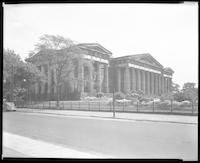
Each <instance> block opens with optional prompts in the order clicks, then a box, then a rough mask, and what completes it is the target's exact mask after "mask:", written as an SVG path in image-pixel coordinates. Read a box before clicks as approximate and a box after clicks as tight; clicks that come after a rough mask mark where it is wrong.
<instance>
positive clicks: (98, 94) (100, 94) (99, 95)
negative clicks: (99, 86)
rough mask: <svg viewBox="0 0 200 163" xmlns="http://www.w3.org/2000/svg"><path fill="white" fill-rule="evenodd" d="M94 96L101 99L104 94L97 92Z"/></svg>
mask: <svg viewBox="0 0 200 163" xmlns="http://www.w3.org/2000/svg"><path fill="white" fill-rule="evenodd" d="M96 96H97V97H100V98H101V97H103V96H104V93H103V92H98V93H97V95H96Z"/></svg>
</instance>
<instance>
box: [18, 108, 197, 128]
mask: <svg viewBox="0 0 200 163" xmlns="http://www.w3.org/2000/svg"><path fill="white" fill-rule="evenodd" d="M17 111H19V110H17ZM20 112H30V113H31V111H30V110H29V111H28V110H26V111H22V110H20ZM34 113H41V114H52V115H62V116H74V117H76V116H77V117H91V118H104V119H112V120H114V119H115V120H117V119H119V120H128V121H148V122H161V123H178V124H191V125H197V124H198V122H197V123H192V122H177V121H160V120H148V119H131V118H119V117H115V118H113V117H102V116H95V115H91V116H87V115H74V114H68V115H66V114H62V113H48V112H41V111H34Z"/></svg>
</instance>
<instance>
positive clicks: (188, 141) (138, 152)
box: [3, 112, 198, 160]
mask: <svg viewBox="0 0 200 163" xmlns="http://www.w3.org/2000/svg"><path fill="white" fill-rule="evenodd" d="M3 131H6V132H9V133H13V134H17V135H21V136H26V137H29V138H33V139H37V140H42V141H46V142H50V143H54V144H58V145H62V146H66V147H68V148H72V149H77V150H82V151H94V152H98V153H102V154H106V155H112V156H114V157H116V158H178V159H184V160H197V156H198V154H197V148H198V141H197V137H198V136H197V133H198V132H197V125H195V124H178V123H161V122H141V121H121V120H105V119H102V120H101V119H95V118H94V119H91V118H90V119H87V118H80V117H66V116H48V115H44V114H32V113H22V112H21V113H20V112H4V113H3Z"/></svg>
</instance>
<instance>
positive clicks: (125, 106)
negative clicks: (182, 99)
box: [15, 100, 198, 115]
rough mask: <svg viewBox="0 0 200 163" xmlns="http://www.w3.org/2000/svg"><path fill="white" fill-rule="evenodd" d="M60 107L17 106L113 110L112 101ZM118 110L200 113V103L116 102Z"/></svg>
mask: <svg viewBox="0 0 200 163" xmlns="http://www.w3.org/2000/svg"><path fill="white" fill-rule="evenodd" d="M59 104H60V105H59V108H58V107H57V105H56V101H21V102H20V101H18V102H15V105H16V107H19V108H20V107H21V108H31V109H60V110H82V111H107V112H112V111H113V102H112V101H101V100H99V101H60V102H59ZM115 111H116V112H133V113H136V112H141V113H166V114H192V115H197V114H198V104H194V103H190V104H184V105H180V104H177V103H176V102H175V101H171V102H170V103H157V102H152V103H149V104H143V103H141V102H134V103H133V102H131V103H127V102H115Z"/></svg>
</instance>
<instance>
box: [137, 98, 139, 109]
mask: <svg viewBox="0 0 200 163" xmlns="http://www.w3.org/2000/svg"><path fill="white" fill-rule="evenodd" d="M138 111H139V110H138V100H137V112H138Z"/></svg>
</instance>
